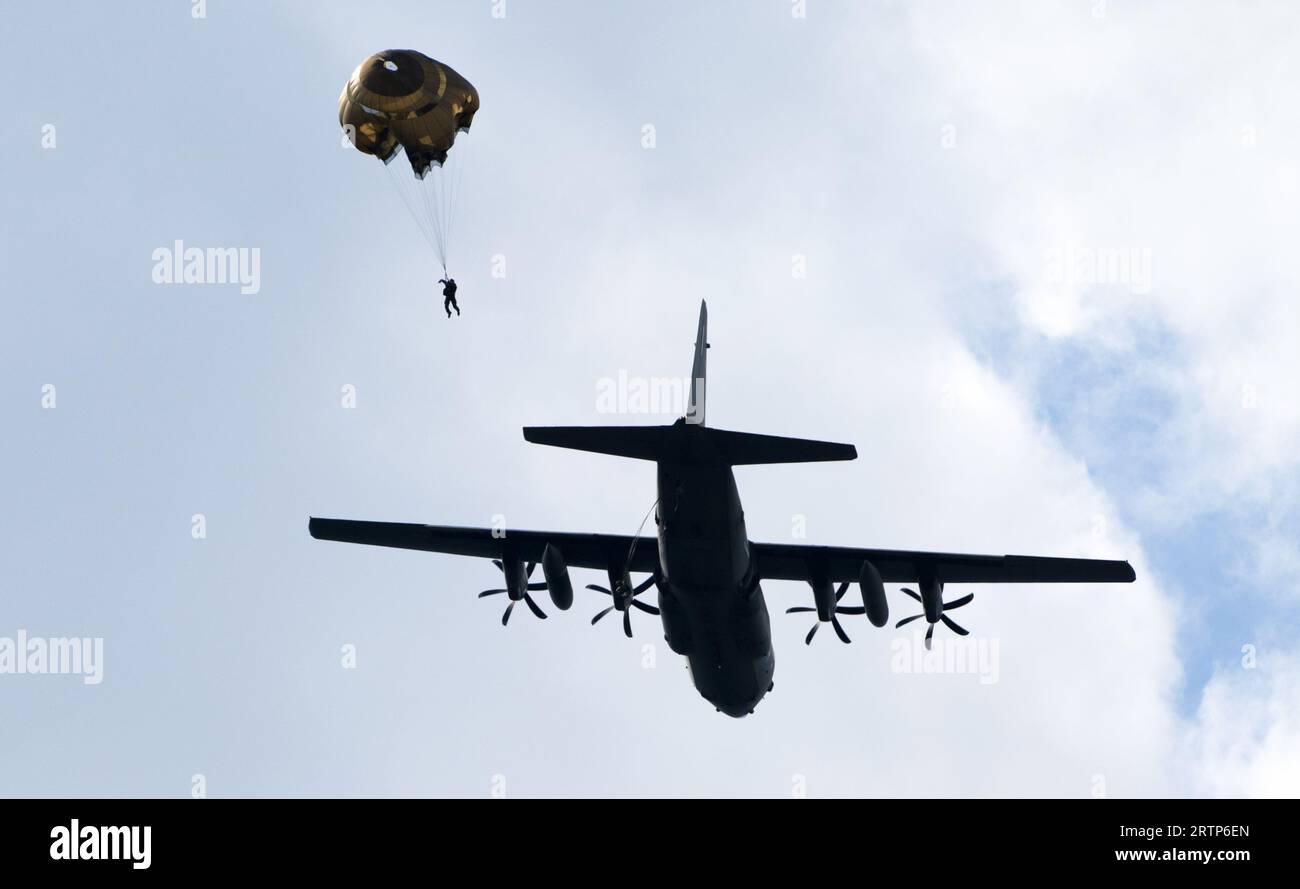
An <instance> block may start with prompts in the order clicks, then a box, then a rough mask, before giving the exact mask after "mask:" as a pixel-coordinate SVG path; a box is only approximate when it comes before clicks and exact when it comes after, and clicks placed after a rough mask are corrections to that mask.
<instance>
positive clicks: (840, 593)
mask: <svg viewBox="0 0 1300 889" xmlns="http://www.w3.org/2000/svg"><path fill="white" fill-rule="evenodd" d="M848 591H849V582H848V581H847V580H846V581H844V583H842V584H840V588H839V589H838V590H836V591H835V601H836V602H838V601H839V600H840V599H843V598H844V594H845V593H847V592H848Z"/></svg>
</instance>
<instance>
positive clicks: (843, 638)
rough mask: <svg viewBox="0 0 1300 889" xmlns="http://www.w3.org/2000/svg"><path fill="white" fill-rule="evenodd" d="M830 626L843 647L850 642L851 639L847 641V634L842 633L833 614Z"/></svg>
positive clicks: (842, 629)
mask: <svg viewBox="0 0 1300 889" xmlns="http://www.w3.org/2000/svg"><path fill="white" fill-rule="evenodd" d="M831 626H832V627H834V628H835V635H836V636H839V637H840V641H841V642H843V643H844V644H845V645H848V644H849V642H851V641H852V640H851V639H849V634H848V633H846V632H844V628H843V627H842V626H840V620H839V618H837V617H836V616H835V615H833V614H832V615H831Z"/></svg>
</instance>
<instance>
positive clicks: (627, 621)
mask: <svg viewBox="0 0 1300 889" xmlns="http://www.w3.org/2000/svg"><path fill="white" fill-rule="evenodd" d="M623 632H624V633H625V634H626V635H627V638H629V639H631V638H632V612H630V611H624V612H623Z"/></svg>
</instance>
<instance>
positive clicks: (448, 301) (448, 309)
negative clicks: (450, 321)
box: [442, 296, 460, 318]
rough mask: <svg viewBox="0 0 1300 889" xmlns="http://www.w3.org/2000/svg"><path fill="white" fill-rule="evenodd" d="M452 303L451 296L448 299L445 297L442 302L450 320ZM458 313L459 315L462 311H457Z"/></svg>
mask: <svg viewBox="0 0 1300 889" xmlns="http://www.w3.org/2000/svg"><path fill="white" fill-rule="evenodd" d="M450 302H451V297H450V296H448V297H444V298H443V300H442V307H443V308H444V309H446V310H447V317H448V318H450V317H451V306H450V305H448V304H449V303H450ZM456 312H457V313H458V314H459V312H460V309H457V310H456Z"/></svg>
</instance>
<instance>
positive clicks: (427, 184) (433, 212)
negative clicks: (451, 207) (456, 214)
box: [416, 166, 447, 272]
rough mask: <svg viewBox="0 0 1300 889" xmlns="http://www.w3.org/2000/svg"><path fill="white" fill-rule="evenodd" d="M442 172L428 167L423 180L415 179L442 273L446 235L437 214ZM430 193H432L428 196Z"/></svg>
mask: <svg viewBox="0 0 1300 889" xmlns="http://www.w3.org/2000/svg"><path fill="white" fill-rule="evenodd" d="M442 177H443V170H442V168H438V166H430V168H429V172H428V173H425V174H424V179H417V181H416V182H417V183H419V187H420V198H421V199H422V200H424V209H425V214H426V216H428V217H429V224H430V226H432V227H433V233H434V237H435V243H434V251H435V252H437V253H438V263H441V264H442V270H443V272H446V270H447V234H446V231H443V225H442V221H443V217H442V214H441V213H439V212H438V190H439V188H441V187H442ZM430 191H432V192H433V194H432V195H430Z"/></svg>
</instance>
